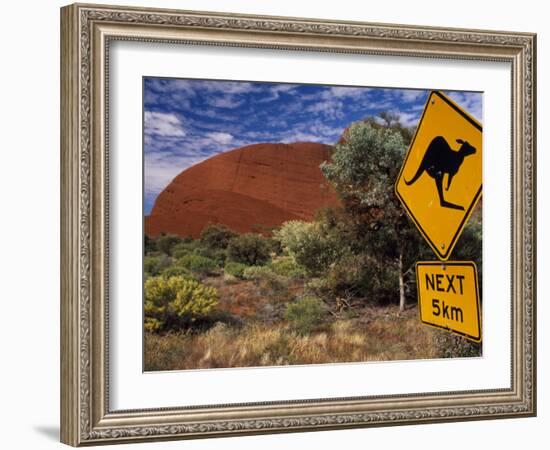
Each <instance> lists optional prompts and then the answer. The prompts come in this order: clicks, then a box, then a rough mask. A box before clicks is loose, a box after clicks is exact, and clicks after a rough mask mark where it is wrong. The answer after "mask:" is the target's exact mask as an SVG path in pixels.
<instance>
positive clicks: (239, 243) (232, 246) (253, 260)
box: [227, 233, 271, 266]
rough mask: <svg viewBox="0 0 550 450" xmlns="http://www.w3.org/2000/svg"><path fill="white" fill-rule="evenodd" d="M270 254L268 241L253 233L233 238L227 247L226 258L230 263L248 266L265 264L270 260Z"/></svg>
mask: <svg viewBox="0 0 550 450" xmlns="http://www.w3.org/2000/svg"><path fill="white" fill-rule="evenodd" d="M270 253H271V245H270V242H269V240H268V239H267V238H265V237H263V236H262V235H260V234H254V233H245V234H241V235H240V236H237V237H234V238H233V239H231V240H230V241H229V244H228V246H227V257H228V259H229V260H230V261H235V262H240V263H242V264H246V265H249V266H260V265H263V264H265V263H266V262H267V261H268V260H269V258H270Z"/></svg>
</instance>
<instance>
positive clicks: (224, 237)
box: [200, 223, 237, 250]
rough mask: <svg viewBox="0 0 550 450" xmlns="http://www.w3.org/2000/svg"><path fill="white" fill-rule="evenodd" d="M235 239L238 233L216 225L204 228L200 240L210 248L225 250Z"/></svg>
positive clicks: (218, 224)
mask: <svg viewBox="0 0 550 450" xmlns="http://www.w3.org/2000/svg"><path fill="white" fill-rule="evenodd" d="M235 237H237V233H235V232H234V231H233V230H231V229H230V228H228V227H227V226H225V225H223V224H221V223H216V224H210V225H207V226H206V227H205V228H203V230H202V231H201V236H200V240H201V243H202V244H203V245H204V246H206V247H208V248H211V249H221V250H225V249H226V248H227V246H228V245H229V241H230V240H231V239H233V238H235Z"/></svg>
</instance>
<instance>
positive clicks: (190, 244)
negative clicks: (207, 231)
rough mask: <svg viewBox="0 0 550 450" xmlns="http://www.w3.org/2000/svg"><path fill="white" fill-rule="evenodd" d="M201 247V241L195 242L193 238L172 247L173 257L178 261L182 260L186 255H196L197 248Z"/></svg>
mask: <svg viewBox="0 0 550 450" xmlns="http://www.w3.org/2000/svg"><path fill="white" fill-rule="evenodd" d="M199 247H200V241H198V240H197V241H195V240H193V239H191V238H186V239H184V240H182V242H179V243H178V244H176V245H174V247H172V250H171V251H172V256H173V257H174V258H176V259H180V258H182V257H183V256H185V255H189V254H192V253H195V252H196V250H197V248H199Z"/></svg>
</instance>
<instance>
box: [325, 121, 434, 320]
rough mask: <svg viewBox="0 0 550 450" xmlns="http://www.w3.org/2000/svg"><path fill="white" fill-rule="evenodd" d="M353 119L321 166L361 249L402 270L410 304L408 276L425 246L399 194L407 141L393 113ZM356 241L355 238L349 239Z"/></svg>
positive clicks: (400, 285) (402, 289) (400, 284)
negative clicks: (398, 176)
mask: <svg viewBox="0 0 550 450" xmlns="http://www.w3.org/2000/svg"><path fill="white" fill-rule="evenodd" d="M382 119H383V121H384V122H385V123H384V124H379V123H378V122H379V121H377V120H376V119H374V118H370V119H367V120H365V121H361V122H355V123H353V124H352V125H351V126H350V127H349V128H348V129H347V130H346V132H345V133H344V135H343V136H342V139H340V141H339V143H338V144H337V145H336V146H335V147H334V152H333V154H332V159H331V161H330V162H325V163H323V164H322V165H321V170H322V172H323V174H324V175H325V177H326V178H327V179H328V180H329V181H330V182H331V183H332V184H333V185H334V187H335V189H336V191H337V193H338V195H339V196H340V198H341V200H342V203H343V205H344V209H345V211H346V212H347V214H348V215H349V217H350V220H351V223H352V227H353V229H354V231H353V232H354V234H355V235H356V236H357V237H358V239H357V240H355V242H358V243H360V245H361V246H362V247H363V250H362V251H367V252H369V253H370V254H371V256H373V257H375V258H376V259H378V260H380V261H381V262H383V263H385V264H389V265H391V266H393V267H394V268H395V270H397V273H398V277H397V278H398V287H397V286H396V291H397V290H398V292H399V308H400V310H401V311H402V310H403V309H404V308H405V300H406V297H405V291H406V279H405V277H406V275H407V274H410V273H412V271H413V270H414V269H413V265H414V262H415V261H416V260H417V259H418V257H419V255H420V254H421V253H422V252H423V251H424V250H425V249H426V246H425V244H424V243H423V242H422V240H421V238H420V237H419V235H418V232H417V231H416V230H415V229H414V227H413V225H412V223H411V222H410V220H409V219H408V217H407V216H406V213H405V211H404V209H403V208H402V206H401V204H400V203H399V200H398V199H397V197H396V195H395V193H394V184H395V181H396V179H397V175H398V173H399V169H400V166H401V164H402V161H403V158H404V155H405V149H406V145H407V144H408V142H407V141H406V139H407V136H408V134H407V133H406V132H404V130H403V127H401V126H400V125H398V124H395V118H394V117H390V116H388V117H386V119H384V118H382ZM350 242H353V241H350Z"/></svg>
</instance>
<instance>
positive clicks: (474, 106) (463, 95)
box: [447, 92, 483, 121]
mask: <svg viewBox="0 0 550 450" xmlns="http://www.w3.org/2000/svg"><path fill="white" fill-rule="evenodd" d="M447 95H449V97H451V98H452V99H453V100H454V101H455V102H456V103H458V104H459V105H460V106H462V107H463V108H464V109H465V110H466V111H468V112H469V113H470V114H471V115H472V116H474V117H475V118H476V119H478V120H479V121H481V120H482V119H483V95H482V94H481V93H479V92H448V93H447Z"/></svg>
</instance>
